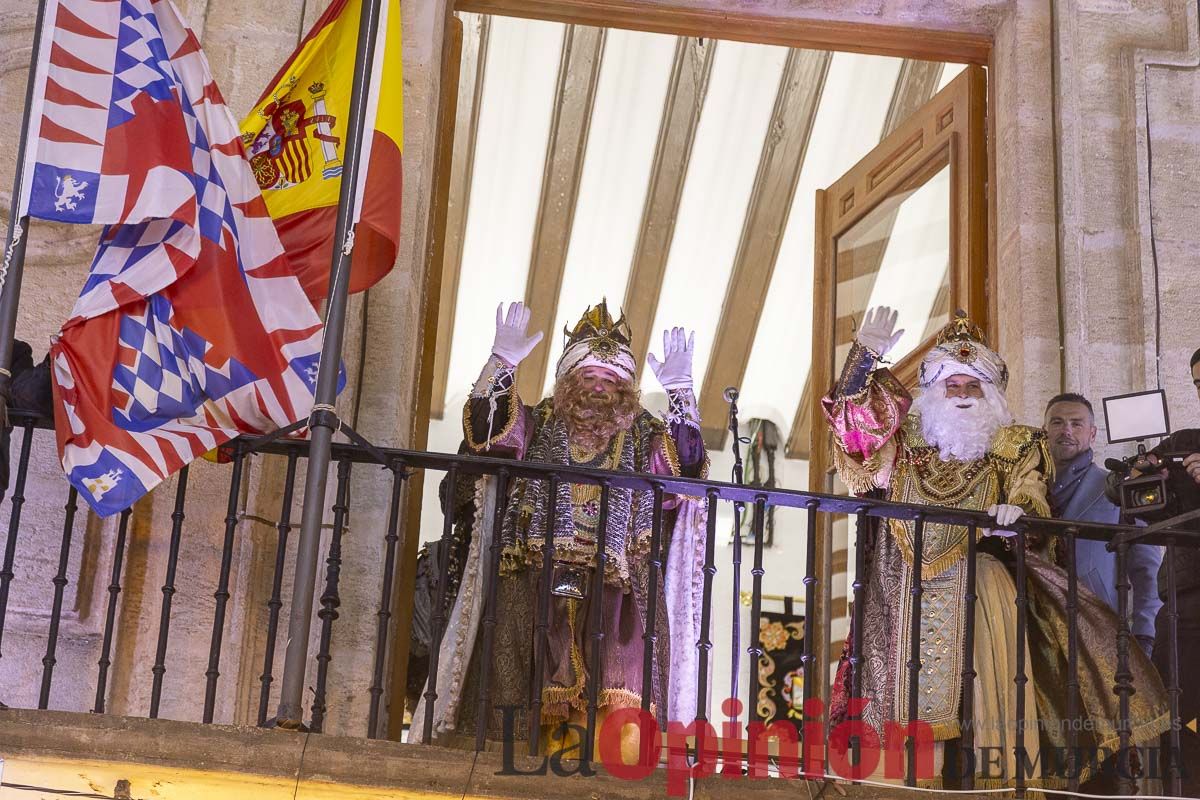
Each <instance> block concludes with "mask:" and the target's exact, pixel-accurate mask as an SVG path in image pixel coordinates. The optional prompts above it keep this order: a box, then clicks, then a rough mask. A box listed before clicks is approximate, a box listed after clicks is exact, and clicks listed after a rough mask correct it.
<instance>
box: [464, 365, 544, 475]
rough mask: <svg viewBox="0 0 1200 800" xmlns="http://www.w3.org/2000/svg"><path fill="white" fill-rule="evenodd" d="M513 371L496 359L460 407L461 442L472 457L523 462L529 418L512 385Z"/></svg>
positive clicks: (484, 369)
mask: <svg viewBox="0 0 1200 800" xmlns="http://www.w3.org/2000/svg"><path fill="white" fill-rule="evenodd" d="M514 372H515V370H514V369H513V368H512V367H511V366H509V365H508V364H506V363H505V362H504V361H503V360H501V359H500V358H498V357H496V356H492V358H491V359H489V360H488V363H487V365H486V366H484V368H483V372H482V373H481V374H480V376H479V380H478V381H477V382H476V383H475V387H474V388H473V389H472V390H471V396H470V397H468V398H467V402H466V405H465V406H464V407H463V439H464V441H465V443H466V447H467V451H468V452H470V453H473V454H474V455H486V456H497V457H501V458H503V457H506V456H507V457H512V458H518V459H519V458H523V457H524V455H525V447H526V445H527V444H528V439H529V433H530V431H531V428H532V425H531V424H530V420H531V415H530V411H529V409H528V408H527V407H526V406H525V404H524V403H522V402H521V397H520V395H518V394H517V389H516V386H515V385H514V377H515V376H514Z"/></svg>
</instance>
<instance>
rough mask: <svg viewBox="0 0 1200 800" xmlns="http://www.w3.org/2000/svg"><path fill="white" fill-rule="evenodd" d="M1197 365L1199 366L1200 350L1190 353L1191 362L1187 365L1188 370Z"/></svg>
mask: <svg viewBox="0 0 1200 800" xmlns="http://www.w3.org/2000/svg"><path fill="white" fill-rule="evenodd" d="M1197 364H1200V350H1197V351H1196V352H1194V353H1192V360H1191V363H1189V364H1188V369H1191V368H1192V367H1194V366H1196V365H1197Z"/></svg>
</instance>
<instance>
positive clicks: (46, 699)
mask: <svg viewBox="0 0 1200 800" xmlns="http://www.w3.org/2000/svg"><path fill="white" fill-rule="evenodd" d="M78 499H79V492H77V491H76V490H75V487H74V486H72V487H71V488H70V489H69V490H68V491H67V504H66V506H65V508H66V512H67V513H66V519H65V521H64V522H63V534H62V545H61V546H60V547H59V550H58V572H56V573H55V574H54V580H53V581H52V582H53V584H54V604H53V605H52V606H51V609H50V632H49V633H48V634H47V635H46V655H45V656H44V657H43V658H42V690H41V693H40V694H39V695H38V708H39V709H41V710H43V711H44V710H45V709H47V708H49V707H50V682H51V681H52V680H53V679H54V665H55V664H56V663H58V659H57V658H55V653H56V652H57V650H58V626H59V621H60V620H61V619H62V604H63V592H64V591H65V590H66V588H67V566H68V563H69V562H70V559H71V534H72V533H73V531H74V528H75V510H76V509H77V508H78V502H77V500H78Z"/></svg>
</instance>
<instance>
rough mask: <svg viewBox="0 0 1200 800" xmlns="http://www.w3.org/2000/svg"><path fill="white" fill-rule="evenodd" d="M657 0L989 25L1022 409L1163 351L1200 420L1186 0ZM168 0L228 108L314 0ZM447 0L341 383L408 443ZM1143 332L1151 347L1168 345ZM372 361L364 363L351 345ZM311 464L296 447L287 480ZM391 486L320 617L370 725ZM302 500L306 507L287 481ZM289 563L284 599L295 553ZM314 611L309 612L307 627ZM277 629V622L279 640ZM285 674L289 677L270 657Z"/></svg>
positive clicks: (201, 485)
mask: <svg viewBox="0 0 1200 800" xmlns="http://www.w3.org/2000/svg"><path fill="white" fill-rule="evenodd" d="M668 4H669V5H672V6H681V7H687V8H697V9H730V10H738V11H753V12H754V13H761V14H772V15H778V16H783V17H794V18H799V19H835V20H844V21H851V22H857V23H865V24H871V23H878V24H888V25H900V26H919V27H922V28H934V29H945V30H956V31H970V32H976V33H984V34H987V35H990V36H992V37H993V39H994V41H995V55H994V59H993V65H992V66H993V69H992V73H991V81H992V84H991V89H992V101H991V111H992V114H993V115H994V127H993V132H994V138H993V140H992V142H991V146H992V157H993V159H994V164H995V166H994V171H993V175H994V185H993V186H992V197H993V199H994V203H995V215H994V223H995V224H994V226H993V229H992V238H993V254H994V261H995V265H996V266H995V269H996V295H995V301H996V307H997V308H998V309H1000V314H999V330H1000V346H1001V349H1002V350H1003V351H1004V353H1005V355H1006V356H1007V358H1008V359H1009V361H1010V365H1011V367H1012V369H1013V376H1014V379H1013V387H1012V393H1011V394H1012V398H1011V399H1012V401H1013V407H1014V410H1015V411H1016V412H1017V413H1018V416H1019V417H1020V418H1021V419H1022V421H1029V422H1034V421H1037V420H1038V419H1040V412H1041V406H1042V404H1043V402H1044V400H1045V398H1046V397H1047V396H1049V395H1050V394H1053V393H1055V392H1057V391H1060V390H1061V389H1063V388H1066V389H1070V390H1075V391H1082V392H1084V393H1086V394H1088V395H1090V396H1092V397H1093V398H1099V397H1100V396H1102V395H1104V394H1111V393H1115V392H1118V391H1129V390H1133V389H1139V388H1144V387H1146V386H1148V385H1153V383H1154V381H1155V376H1156V372H1161V375H1162V380H1163V382H1164V385H1165V386H1166V387H1167V388H1168V390H1169V393H1170V399H1171V402H1172V416H1173V421H1174V422H1175V423H1176V426H1177V427H1180V426H1182V425H1183V424H1195V423H1196V422H1197V421H1198V420H1200V405H1198V404H1197V403H1196V402H1195V400H1194V397H1193V396H1192V395H1191V394H1190V393H1189V392H1190V388H1189V384H1188V381H1187V380H1186V367H1187V365H1186V361H1187V356H1188V355H1189V354H1190V353H1191V351H1192V350H1193V349H1194V348H1195V347H1196V346H1197V345H1200V315H1197V314H1195V313H1193V311H1192V307H1193V302H1192V296H1193V294H1194V293H1193V292H1192V283H1193V281H1194V280H1195V275H1196V269H1195V267H1194V265H1193V263H1192V262H1193V258H1194V254H1195V253H1196V252H1197V247H1198V245H1200V241H1197V237H1200V229H1198V226H1197V225H1196V224H1195V220H1196V218H1197V210H1198V209H1197V205H1198V204H1200V201H1198V200H1197V199H1196V192H1195V189H1194V187H1195V179H1196V178H1197V175H1198V173H1200V132H1198V131H1200V126H1198V125H1197V122H1198V121H1200V120H1198V116H1200V77H1198V76H1197V73H1196V71H1195V69H1194V66H1195V64H1196V63H1197V40H1198V35H1197V20H1196V17H1195V11H1194V7H1193V5H1192V4H1190V3H1188V2H1186V1H1185V0H1157V2H1149V1H1148V0H1146V1H1145V2H1135V0H1076V1H1075V2H1071V3H1050V4H1047V3H1045V2H1040V0H1039V1H1038V2H1034V0H938V2H932V1H930V0H911V1H910V2H901V0H807V1H806V2H798V1H797V0H766V1H765V2H756V3H753V4H749V3H745V2H740V1H739V0H671V2H670V3H667V2H666V0H647V3H646V5H647V6H651V5H668ZM30 6H31V2H30V0H0V31H2V32H0V43H3V45H4V46H3V48H0V103H2V104H3V106H4V107H6V108H9V109H16V108H19V107H20V106H21V103H22V97H23V92H24V85H25V70H26V67H27V63H28V57H29V43H30V42H29V40H30V36H31V33H32V21H31V19H30V16H31V15H30ZM183 7H184V9H185V12H186V13H187V15H188V17H189V19H190V20H191V21H192V23H193V24H194V25H195V27H196V31H197V33H198V34H199V35H200V37H201V40H202V43H203V45H204V46H205V49H206V52H207V53H208V56H209V59H210V61H211V63H212V65H213V69H214V72H215V74H216V77H217V79H218V82H219V84H220V86H221V88H222V91H223V92H224V94H225V96H226V98H227V100H228V101H229V103H230V105H231V106H232V108H233V109H234V110H235V113H237V112H242V111H244V110H245V109H248V108H249V107H250V104H251V103H252V101H253V100H254V99H255V97H256V95H257V93H258V91H259V90H260V89H261V85H262V81H263V80H264V76H266V75H269V74H271V73H272V72H273V70H274V69H275V66H276V65H277V64H278V63H279V62H280V61H281V60H282V59H283V58H284V57H285V56H286V54H287V53H288V52H289V51H290V50H291V48H292V47H294V45H295V43H296V41H297V39H298V37H299V36H300V35H301V34H302V32H303V31H304V30H305V29H306V28H307V26H308V25H309V24H311V22H312V21H313V20H314V19H315V18H316V16H317V15H318V14H319V13H320V11H321V8H322V7H323V2H322V0H311V1H310V2H305V0H275V2H272V3H260V4H255V3H250V4H247V3H244V2H234V0H188V1H187V2H185V3H184V4H183ZM444 8H445V6H444V0H438V2H424V1H422V0H404V2H403V4H402V12H403V22H404V26H405V50H404V58H405V91H406V100H405V142H404V159H405V182H404V183H405V186H404V230H405V232H406V236H405V241H404V247H403V250H402V252H401V255H400V258H399V262H398V266H397V268H396V270H395V271H394V273H393V274H392V275H391V276H390V277H389V278H388V279H386V280H385V281H384V282H383V283H382V284H381V285H380V286H379V287H377V288H376V289H374V290H372V291H371V292H370V295H369V296H368V297H366V298H356V299H355V301H354V302H353V303H352V306H351V312H352V313H351V324H350V335H349V339H348V344H347V350H346V352H347V366H348V369H349V371H350V378H351V383H350V389H349V390H348V391H347V392H346V394H345V395H344V396H343V398H342V400H341V401H340V404H341V408H342V411H343V414H344V416H346V418H348V419H352V420H353V421H355V422H356V423H357V425H358V427H359V430H360V431H361V432H362V433H364V434H365V435H367V436H368V437H370V438H371V439H372V440H373V441H376V442H379V443H381V444H388V445H403V444H406V443H408V442H409V441H410V436H411V433H412V430H413V423H414V420H413V409H414V407H415V403H414V389H413V386H414V384H415V376H416V375H417V370H418V362H419V358H418V355H419V353H420V348H421V338H420V337H421V330H422V321H423V315H424V313H425V309H424V307H423V303H424V302H425V301H424V297H425V294H424V283H423V281H424V261H425V259H424V253H425V251H426V248H427V242H426V230H427V225H428V216H429V209H430V205H431V187H432V169H433V162H432V152H433V144H434V141H435V138H436V137H435V123H436V120H435V115H436V106H437V98H438V96H439V89H440V87H439V86H438V74H439V72H438V62H439V58H440V48H441V31H442V20H443V14H444ZM1147 121H1148V123H1149V124H1148V125H1147ZM18 122H19V119H18V117H17V115H15V114H9V115H7V116H5V117H4V119H3V120H0V165H2V168H0V189H5V190H6V189H7V187H8V186H9V185H10V184H11V174H12V173H11V169H12V165H13V163H14V161H15V145H16V138H17V125H18ZM1151 154H1152V158H1150V157H1149V156H1150V155H1151ZM1056 176H1057V178H1058V188H1059V191H1058V192H1057V193H1056V191H1055V178H1056ZM8 200H9V196H8V195H7V194H6V193H5V194H0V206H4V207H5V208H6V207H7V202H8ZM1151 210H1152V211H1153V215H1151ZM1151 220H1153V225H1154V233H1155V234H1156V238H1155V239H1154V240H1153V244H1154V245H1155V247H1152V246H1151V239H1150V233H1151ZM95 236H96V231H94V230H84V229H74V228H65V227H59V226H53V225H48V224H43V223H38V224H35V226H34V229H33V233H32V238H31V242H30V248H29V257H28V261H27V269H26V279H25V286H24V292H23V302H22V311H21V317H20V320H19V327H18V335H19V336H21V337H22V338H24V339H26V340H28V341H30V342H32V343H33V345H34V349H35V352H36V353H37V354H38V355H40V354H41V353H42V352H44V351H45V349H46V346H47V342H48V339H49V336H50V335H51V334H52V333H53V332H54V331H55V330H56V329H57V327H58V325H59V324H60V323H61V321H62V320H63V319H65V317H66V316H67V313H68V312H69V309H70V306H71V304H72V302H73V299H74V297H75V294H76V292H77V289H78V287H79V286H80V285H81V284H82V280H83V276H84V274H85V272H86V268H87V263H88V260H89V258H90V256H91V253H92V250H93V247H94V242H95ZM1156 261H1157V264H1156ZM1059 298H1061V302H1057V300H1058V299H1059ZM1158 330H1161V337H1158V336H1157V334H1156V331H1158ZM364 336H365V339H364ZM1156 353H1160V354H1161V356H1162V360H1161V362H1159V364H1158V365H1157V366H1158V370H1156V364H1155V354H1156ZM366 363H369V364H370V365H371V369H369V370H364V369H362V366H363V364H366ZM356 408H357V409H358V413H357V417H355V413H354V411H355V409H356ZM34 450H35V452H34V455H33V470H32V472H31V476H30V483H29V488H28V491H27V492H26V494H27V496H28V497H29V501H28V503H27V505H26V506H25V509H24V514H25V517H24V519H25V522H24V523H23V525H22V528H21V535H20V538H19V541H18V553H17V578H16V581H15V583H14V591H13V601H12V603H11V604H10V612H9V621H8V630H7V631H6V633H5V638H4V640H3V644H4V653H5V655H4V660H3V669H0V675H2V676H3V677H2V678H0V700H3V701H5V702H8V703H10V704H13V705H21V706H30V705H33V704H34V703H35V702H36V699H37V683H38V680H39V677H40V674H41V666H42V665H41V662H40V658H41V653H42V651H43V649H44V644H45V633H44V630H45V624H46V617H45V612H44V609H46V608H48V607H49V603H48V600H49V595H50V589H51V583H50V578H51V576H52V575H53V572H54V569H55V566H56V563H57V559H58V546H59V541H60V531H59V529H58V527H57V526H59V525H60V524H61V523H60V521H61V518H62V516H61V510H60V507H61V505H62V502H63V499H64V496H65V486H64V484H63V482H62V479H61V476H60V475H59V474H58V470H57V467H56V465H55V460H54V454H53V442H52V440H51V439H50V438H49V437H47V436H45V435H43V434H38V436H37V437H36V441H35V448H34ZM248 472H249V474H248V476H247V481H246V485H245V486H244V487H243V488H242V491H241V492H240V500H239V508H240V509H241V511H242V512H243V514H242V516H241V518H240V521H239V522H238V525H237V529H236V538H235V559H234V565H235V566H234V573H233V587H234V589H233V599H232V601H231V603H232V605H231V609H230V613H231V616H230V621H229V624H228V625H227V628H226V632H225V639H226V647H225V650H224V660H223V661H222V667H221V671H222V672H223V673H224V674H223V676H222V679H221V684H220V693H219V695H218V714H217V718H218V720H220V721H230V722H248V721H252V720H253V718H254V714H255V713H256V710H257V685H258V683H257V679H258V675H259V673H260V672H261V668H262V665H261V663H259V660H260V659H261V653H262V644H263V642H262V631H263V621H264V612H263V604H264V603H265V600H266V598H267V596H268V594H269V591H270V568H271V565H272V564H273V561H274V548H275V535H276V534H275V528H274V522H275V521H276V520H277V519H278V516H279V511H280V509H279V504H280V498H281V497H282V490H281V485H282V474H283V464H282V460H281V459H259V460H256V461H255V463H254V464H253V465H252V466H251V468H250V469H249V471H248ZM302 480H303V470H301V476H300V477H299V479H298V481H302ZM228 481H229V468H228V467H222V466H215V465H211V464H207V463H202V464H198V465H197V466H196V467H194V468H193V470H192V474H191V475H190V478H189V482H190V490H189V495H188V496H189V503H188V508H187V519H186V522H185V525H184V533H183V539H182V542H183V545H182V548H183V549H182V552H183V556H182V558H181V562H180V564H181V566H180V572H179V581H178V583H179V591H178V593H177V594H176V595H175V596H174V604H175V613H174V615H173V617H172V625H171V630H170V636H171V640H170V648H169V650H168V652H169V657H168V659H167V662H166V667H167V672H166V679H165V683H164V686H165V689H164V702H163V711H162V713H163V715H164V716H168V717H175V718H180V719H198V716H199V698H200V697H201V696H202V692H201V690H200V687H202V686H203V681H204V672H205V670H206V669H207V666H208V649H209V636H210V634H211V620H212V610H213V603H214V601H213V598H212V594H213V591H214V589H215V586H216V573H217V567H218V564H219V560H220V551H221V544H222V539H223V533H224V518H225V514H226V511H225V507H226V497H227V491H228ZM389 492H390V481H389V480H387V479H386V476H381V475H380V474H379V471H378V470H374V469H367V468H363V467H360V468H356V471H355V477H354V483H353V497H354V508H355V511H354V513H353V515H352V517H351V521H350V527H349V530H348V531H347V534H346V540H345V543H344V555H343V558H344V565H343V571H342V607H341V609H340V612H341V618H340V619H339V620H338V622H337V625H336V627H335V635H334V660H333V663H332V674H331V677H330V689H331V693H332V694H331V698H330V707H331V712H330V713H331V717H330V721H329V724H328V728H327V729H329V730H331V731H335V732H343V733H352V734H360V733H361V732H362V731H363V730H364V729H365V728H364V719H365V707H366V687H367V686H368V684H369V683H370V668H371V664H372V662H373V658H374V625H375V618H374V614H375V612H376V610H377V606H378V602H379V597H378V592H379V577H380V565H381V562H382V558H381V553H382V537H383V526H384V523H385V521H386V513H387V499H388V496H389ZM173 495H174V482H173V481H172V482H169V483H168V484H167V485H166V486H164V487H162V488H161V489H160V490H159V491H157V492H155V494H154V496H153V497H152V498H151V499H150V500H149V501H147V502H145V503H143V504H140V505H139V506H138V509H137V511H136V513H135V514H134V515H133V517H132V519H131V525H130V529H129V548H128V553H127V555H126V568H125V573H124V578H123V589H124V590H123V592H122V594H121V596H120V600H119V605H118V611H119V613H118V619H119V624H118V631H117V639H116V649H115V656H114V665H113V668H112V675H111V679H110V692H109V698H108V706H109V708H110V710H113V711H117V712H121V713H130V714H144V713H145V712H146V709H147V704H148V697H149V681H150V677H151V671H150V668H151V665H152V663H153V661H154V652H155V646H156V640H157V635H158V616H159V609H160V603H161V599H162V596H163V595H162V593H161V591H160V587H161V585H162V580H163V572H164V569H165V561H166V552H167V545H168V540H169V534H170V524H171V521H170V513H171V509H172V503H173ZM329 496H330V498H332V496H333V493H332V491H330V493H329ZM297 500H298V498H297ZM85 516H87V515H85V514H84V513H83V512H82V511H81V514H80V520H79V522H78V524H77V526H76V531H75V538H74V541H73V549H72V552H71V559H72V560H71V565H72V567H71V575H72V582H71V584H70V586H69V587H68V590H67V605H66V607H67V609H68V611H67V614H66V618H65V622H64V626H65V627H64V632H63V633H64V637H63V641H62V643H61V644H60V651H59V665H58V669H57V672H56V683H55V691H54V694H53V696H52V699H51V706H52V707H56V708H65V709H73V710H77V709H84V708H89V707H90V706H91V703H92V697H91V694H92V692H93V690H94V689H93V687H94V682H95V669H96V667H95V662H96V659H97V658H98V657H99V654H98V649H99V633H100V631H101V629H102V624H103V614H104V608H105V599H106V596H107V595H106V589H107V585H108V579H107V575H108V570H109V568H110V566H109V565H110V563H111V558H112V551H113V542H114V538H115V534H116V528H115V523H114V522H113V521H111V520H110V521H100V520H96V519H93V518H91V517H90V516H87V518H86V520H85V519H84V517H85ZM292 519H293V522H296V521H298V519H299V507H298V504H297V505H296V506H295V507H294V508H293V511H292ZM323 547H324V545H323ZM322 552H324V550H323V551H322ZM81 562H86V563H87V564H89V566H91V567H92V569H90V570H85V577H84V580H83V581H82V582H80V581H78V580H76V579H75V577H76V576H78V575H79V566H78V565H79V564H80V563H81ZM285 575H286V576H287V581H285V586H284V601H285V603H286V601H287V598H288V595H289V589H288V585H287V583H288V582H290V577H291V564H290V562H289V565H288V569H287V571H286V572H285ZM314 622H315V623H316V621H315V620H314ZM283 626H284V627H285V628H286V622H284V623H283ZM317 631H318V625H317V624H314V633H313V635H314V637H315V636H316V634H317ZM282 636H283V634H282V632H281V641H280V655H281V654H282ZM313 649H314V650H315V648H313ZM275 674H276V678H278V668H277V669H276V672H275ZM311 682H312V673H311V671H310V674H309V681H308V684H309V685H311Z"/></svg>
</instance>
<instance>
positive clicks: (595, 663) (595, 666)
mask: <svg viewBox="0 0 1200 800" xmlns="http://www.w3.org/2000/svg"><path fill="white" fill-rule="evenodd" d="M610 492H611V487H610V486H609V485H608V481H605V482H603V483H601V484H600V517H599V519H598V520H597V523H596V560H595V575H593V576H592V596H591V600H590V602H591V609H590V610H591V613H592V621H591V626H592V636H591V638H592V652H591V659H589V660H590V661H591V663H590V664H588V673H589V675H588V676H587V677H588V679H587V687H588V703H587V735H586V736H585V737H584V739H585V742H584V748H583V753H581V754H580V756H579V760H580V763H582V764H588V763H590V762H591V760H592V751H593V750H594V749H595V746H596V715H597V713H598V712H599V708H600V707H599V700H600V685H601V683H603V682H604V671H603V670H604V662H603V661H602V660H601V658H600V650H601V648H603V647H604V573H605V571H606V570H607V568H608V547H607V545H608V503H609V494H610Z"/></svg>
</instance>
